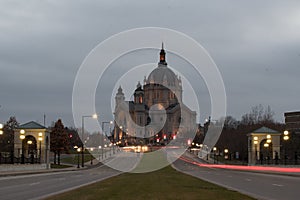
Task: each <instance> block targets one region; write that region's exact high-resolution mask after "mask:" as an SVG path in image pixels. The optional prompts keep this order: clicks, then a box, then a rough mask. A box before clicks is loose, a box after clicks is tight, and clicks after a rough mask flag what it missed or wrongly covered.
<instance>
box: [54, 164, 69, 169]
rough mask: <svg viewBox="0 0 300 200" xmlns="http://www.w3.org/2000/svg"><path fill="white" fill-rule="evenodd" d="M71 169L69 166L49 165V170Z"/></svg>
mask: <svg viewBox="0 0 300 200" xmlns="http://www.w3.org/2000/svg"><path fill="white" fill-rule="evenodd" d="M69 167H72V166H71V165H62V164H61V165H57V164H53V163H51V169H62V168H69Z"/></svg>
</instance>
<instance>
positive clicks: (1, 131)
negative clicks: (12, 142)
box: [0, 123, 3, 164]
mask: <svg viewBox="0 0 300 200" xmlns="http://www.w3.org/2000/svg"><path fill="white" fill-rule="evenodd" d="M2 129H3V124H1V123H0V135H3V130H2ZM0 164H1V151H0Z"/></svg>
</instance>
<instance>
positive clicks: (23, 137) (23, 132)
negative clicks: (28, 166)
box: [20, 129, 25, 164]
mask: <svg viewBox="0 0 300 200" xmlns="http://www.w3.org/2000/svg"><path fill="white" fill-rule="evenodd" d="M20 139H21V150H22V153H21V164H24V163H25V162H24V161H25V160H24V149H23V140H24V139H25V130H23V129H22V130H20Z"/></svg>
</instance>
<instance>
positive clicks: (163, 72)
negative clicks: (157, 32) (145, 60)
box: [147, 46, 181, 86]
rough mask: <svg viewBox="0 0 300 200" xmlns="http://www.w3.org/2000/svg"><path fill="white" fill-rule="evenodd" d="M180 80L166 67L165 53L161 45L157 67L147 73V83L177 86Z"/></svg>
mask: <svg viewBox="0 0 300 200" xmlns="http://www.w3.org/2000/svg"><path fill="white" fill-rule="evenodd" d="M180 82H181V81H180V79H178V77H177V75H176V74H175V73H174V72H173V71H172V70H171V69H170V68H168V67H167V62H166V53H165V50H164V47H163V46H162V49H161V51H160V61H159V63H158V67H157V68H155V69H154V70H153V71H152V72H151V73H150V74H149V76H148V79H147V83H150V84H161V85H165V86H179V85H180Z"/></svg>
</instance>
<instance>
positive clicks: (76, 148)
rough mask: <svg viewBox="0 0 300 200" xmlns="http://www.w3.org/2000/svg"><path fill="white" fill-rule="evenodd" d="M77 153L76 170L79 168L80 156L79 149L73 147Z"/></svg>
mask: <svg viewBox="0 0 300 200" xmlns="http://www.w3.org/2000/svg"><path fill="white" fill-rule="evenodd" d="M74 148H75V149H76V151H77V168H80V166H79V163H80V161H79V160H80V159H79V154H80V148H79V147H78V146H75V147H74Z"/></svg>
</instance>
